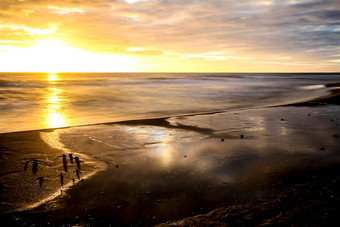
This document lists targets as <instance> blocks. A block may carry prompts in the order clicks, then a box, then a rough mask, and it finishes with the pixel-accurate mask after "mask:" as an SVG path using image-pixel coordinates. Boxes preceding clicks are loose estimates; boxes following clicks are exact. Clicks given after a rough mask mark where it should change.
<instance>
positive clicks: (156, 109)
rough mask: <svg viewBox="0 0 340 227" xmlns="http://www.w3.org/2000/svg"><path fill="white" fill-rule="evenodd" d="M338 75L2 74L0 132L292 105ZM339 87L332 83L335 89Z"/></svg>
mask: <svg viewBox="0 0 340 227" xmlns="http://www.w3.org/2000/svg"><path fill="white" fill-rule="evenodd" d="M339 81H340V74H292V73H287V74H268V73H267V74H244V73H60V74H46V73H0V133H6V132H14V131H24V130H35V129H46V128H58V127H66V126H75V125H87V124H95V123H104V122H115V121H123V120H134V119H144V118H157V117H165V116H177V115H185V114H191V113H202V112H213V111H220V110H226V111H228V110H235V109H245V108H254V107H263V106H272V105H280V104H288V103H294V102H300V101H306V100H310V99H313V98H316V97H319V96H323V95H327V94H328V93H329V90H330V89H331V88H329V87H325V86H324V85H325V84H332V83H336V82H339ZM333 89H334V88H333Z"/></svg>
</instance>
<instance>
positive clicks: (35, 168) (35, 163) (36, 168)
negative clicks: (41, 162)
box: [32, 160, 38, 176]
mask: <svg viewBox="0 0 340 227" xmlns="http://www.w3.org/2000/svg"><path fill="white" fill-rule="evenodd" d="M37 171H38V161H37V160H33V165H32V173H33V175H34V176H35V174H36V173H37Z"/></svg>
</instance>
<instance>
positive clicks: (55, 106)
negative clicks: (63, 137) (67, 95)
mask: <svg viewBox="0 0 340 227" xmlns="http://www.w3.org/2000/svg"><path fill="white" fill-rule="evenodd" d="M57 80H59V78H58V76H57V75H55V74H50V75H48V77H47V81H49V83H50V84H51V87H49V88H48V93H47V95H46V102H47V103H46V109H45V116H44V118H45V119H46V120H45V123H46V125H47V127H48V128H58V127H65V126H66V125H67V121H66V115H65V113H64V111H63V108H64V106H63V101H64V100H63V97H62V92H63V90H62V89H60V88H57V87H55V84H56V81H57Z"/></svg>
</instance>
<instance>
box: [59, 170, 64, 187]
mask: <svg viewBox="0 0 340 227" xmlns="http://www.w3.org/2000/svg"><path fill="white" fill-rule="evenodd" d="M59 176H60V184H61V186H64V174H62V173H61V174H60V175H59Z"/></svg>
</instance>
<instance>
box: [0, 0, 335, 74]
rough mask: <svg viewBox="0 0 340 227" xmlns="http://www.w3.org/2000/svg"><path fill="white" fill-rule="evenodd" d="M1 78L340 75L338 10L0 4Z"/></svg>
mask: <svg viewBox="0 0 340 227" xmlns="http://www.w3.org/2000/svg"><path fill="white" fill-rule="evenodd" d="M0 71H1V72H132V71H133V72H335V71H338V72H339V71H340V10H339V1H338V0H300V1H299V0H281V1H277V0H242V1H240V0H97V1H96V0H58V1H56V0H0Z"/></svg>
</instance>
